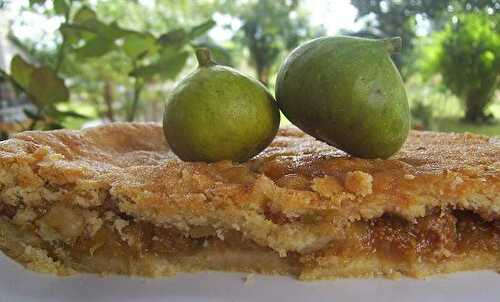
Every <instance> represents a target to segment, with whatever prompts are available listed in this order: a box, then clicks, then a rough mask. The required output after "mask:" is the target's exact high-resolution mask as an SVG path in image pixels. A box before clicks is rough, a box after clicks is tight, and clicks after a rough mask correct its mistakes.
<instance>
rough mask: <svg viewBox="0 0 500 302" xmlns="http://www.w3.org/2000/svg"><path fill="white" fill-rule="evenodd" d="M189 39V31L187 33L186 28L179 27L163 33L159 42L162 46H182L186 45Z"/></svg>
mask: <svg viewBox="0 0 500 302" xmlns="http://www.w3.org/2000/svg"><path fill="white" fill-rule="evenodd" d="M188 40H189V35H188V33H186V31H185V30H184V29H182V28H179V29H174V30H172V31H169V32H167V33H165V34H163V35H161V36H160V38H159V39H158V42H160V44H161V45H162V46H168V47H176V48H180V47H182V46H184V45H186V43H187V42H188Z"/></svg>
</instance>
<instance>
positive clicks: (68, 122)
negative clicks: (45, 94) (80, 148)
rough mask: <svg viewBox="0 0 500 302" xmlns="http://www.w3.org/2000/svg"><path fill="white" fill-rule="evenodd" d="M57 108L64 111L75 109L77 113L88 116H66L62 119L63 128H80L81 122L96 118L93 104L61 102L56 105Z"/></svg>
mask: <svg viewBox="0 0 500 302" xmlns="http://www.w3.org/2000/svg"><path fill="white" fill-rule="evenodd" d="M57 108H58V109H59V110H64V111H75V112H77V113H80V114H83V115H85V116H87V117H88V119H81V118H73V117H68V118H65V119H64V121H63V123H62V124H63V126H64V128H67V129H80V128H82V126H83V124H85V123H86V122H88V121H89V120H93V119H97V118H98V115H97V110H96V108H95V107H94V106H92V105H90V104H82V103H62V104H59V105H58V106H57Z"/></svg>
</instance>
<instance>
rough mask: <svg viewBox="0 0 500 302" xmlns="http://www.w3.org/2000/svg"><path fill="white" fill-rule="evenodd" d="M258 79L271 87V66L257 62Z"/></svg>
mask: <svg viewBox="0 0 500 302" xmlns="http://www.w3.org/2000/svg"><path fill="white" fill-rule="evenodd" d="M256 69H257V79H258V80H259V81H260V82H261V83H262V84H263V85H264V86H266V87H269V68H267V67H265V66H262V65H259V64H257V67H256Z"/></svg>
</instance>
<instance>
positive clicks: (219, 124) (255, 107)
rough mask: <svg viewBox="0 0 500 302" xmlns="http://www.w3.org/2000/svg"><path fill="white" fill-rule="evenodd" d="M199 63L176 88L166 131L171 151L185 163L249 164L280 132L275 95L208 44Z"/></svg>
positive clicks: (167, 112) (165, 122) (168, 107)
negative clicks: (219, 59)
mask: <svg viewBox="0 0 500 302" xmlns="http://www.w3.org/2000/svg"><path fill="white" fill-rule="evenodd" d="M196 57H197V59H198V63H199V67H198V69H197V70H196V71H194V72H193V73H191V74H189V75H188V76H186V77H185V78H184V79H182V80H181V81H180V82H179V83H178V84H177V85H176V87H175V88H174V89H173V91H172V93H171V94H170V96H169V99H168V102H167V104H166V109H165V115H164V118H163V129H164V133H165V137H166V139H167V142H168V144H169V146H170V148H171V150H172V151H173V152H174V153H175V154H176V155H177V156H178V157H179V158H181V159H182V160H184V161H205V162H215V161H219V160H232V161H236V162H243V161H246V160H248V159H250V158H251V157H253V156H255V155H257V154H258V153H260V152H261V151H262V150H264V148H266V147H267V146H268V145H269V144H270V143H271V141H272V140H273V138H274V137H275V136H276V133H277V131H278V127H279V122H280V114H279V109H278V105H277V103H276V101H275V100H274V97H273V96H272V95H271V94H270V93H269V91H268V90H267V89H266V88H265V87H264V86H263V85H262V84H261V83H259V82H258V81H257V80H254V79H252V78H250V77H248V76H246V75H244V74H242V73H240V72H238V71H236V70H234V69H232V68H230V67H226V66H220V65H217V64H216V63H215V62H214V61H213V60H212V58H211V55H210V51H209V50H208V49H206V48H200V49H197V50H196Z"/></svg>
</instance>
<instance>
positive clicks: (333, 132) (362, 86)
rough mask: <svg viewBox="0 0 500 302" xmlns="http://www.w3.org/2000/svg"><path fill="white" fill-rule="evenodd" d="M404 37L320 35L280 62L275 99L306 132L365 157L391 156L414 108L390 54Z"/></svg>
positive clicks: (405, 131)
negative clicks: (377, 38) (411, 106)
mask: <svg viewBox="0 0 500 302" xmlns="http://www.w3.org/2000/svg"><path fill="white" fill-rule="evenodd" d="M400 47H401V39H400V38H390V39H382V40H374V39H363V38H355V37H347V36H335V37H322V38H318V39H315V40H312V41H309V42H306V43H305V44H302V45H300V46H299V47H298V48H296V49H295V50H294V51H293V52H292V53H291V54H290V55H289V56H288V57H287V59H286V61H285V62H284V64H283V65H282V66H281V68H280V71H279V74H278V78H277V82H276V99H277V101H278V105H279V107H280V109H281V111H282V112H283V114H284V115H285V116H286V117H287V118H288V119H289V120H290V121H291V122H292V123H293V124H295V125H296V126H297V127H299V128H300V129H302V130H303V131H304V132H306V133H308V134H310V135H312V136H314V137H316V138H317V139H319V140H321V141H324V142H326V143H328V144H330V145H332V146H335V147H337V148H338V149H341V150H343V151H345V152H347V153H349V154H351V155H354V156H357V157H362V158H388V157H390V156H391V155H393V154H394V153H396V152H397V151H398V150H399V149H400V148H401V146H402V145H403V143H404V142H405V140H406V138H407V136H408V132H409V127H410V111H409V106H408V100H407V96H406V90H405V87H404V84H403V81H402V79H401V76H400V74H399V72H398V70H397V68H396V66H395V65H394V63H393V62H392V60H391V58H390V55H391V53H393V52H394V51H397V50H398V49H399V48H400Z"/></svg>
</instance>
